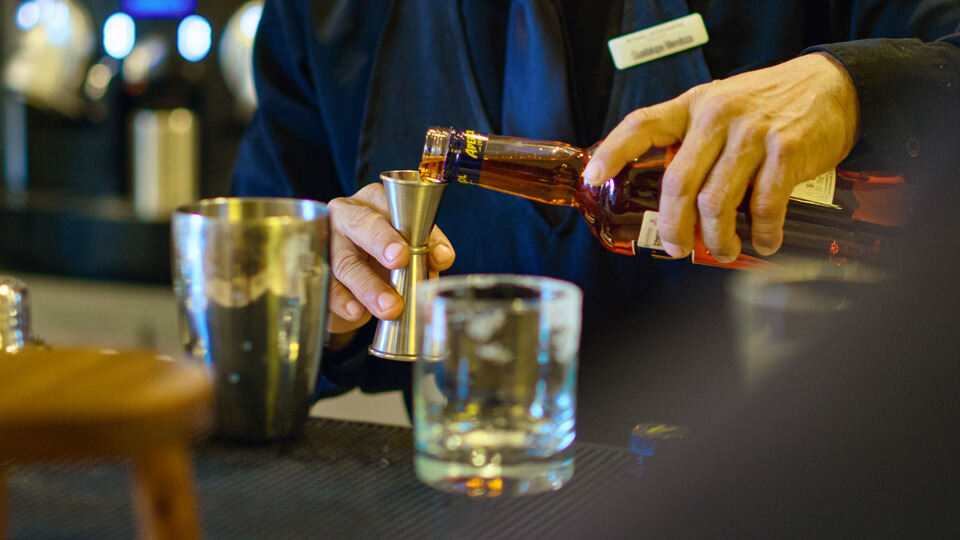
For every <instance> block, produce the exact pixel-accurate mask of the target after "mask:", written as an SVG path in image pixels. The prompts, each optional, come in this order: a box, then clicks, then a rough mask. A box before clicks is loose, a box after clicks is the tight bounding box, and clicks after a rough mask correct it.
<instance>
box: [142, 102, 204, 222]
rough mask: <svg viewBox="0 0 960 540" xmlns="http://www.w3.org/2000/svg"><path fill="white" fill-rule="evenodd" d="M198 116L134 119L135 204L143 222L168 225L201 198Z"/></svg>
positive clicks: (149, 114) (145, 112)
mask: <svg viewBox="0 0 960 540" xmlns="http://www.w3.org/2000/svg"><path fill="white" fill-rule="evenodd" d="M199 132H200V124H199V120H198V118H197V114H196V113H194V112H193V111H191V110H189V109H185V108H178V109H172V110H159V111H154V110H149V109H141V110H140V111H137V113H136V115H134V118H133V143H132V144H133V149H132V150H133V178H134V182H133V200H134V208H135V210H136V213H137V216H138V217H139V218H140V219H144V220H149V221H166V220H168V219H169V217H170V214H171V213H172V212H173V211H174V210H175V209H176V208H177V207H179V206H181V205H184V204H187V203H189V202H192V201H194V200H196V199H197V197H198V196H199V175H200V173H199V169H200V164H199V156H200V152H199Z"/></svg>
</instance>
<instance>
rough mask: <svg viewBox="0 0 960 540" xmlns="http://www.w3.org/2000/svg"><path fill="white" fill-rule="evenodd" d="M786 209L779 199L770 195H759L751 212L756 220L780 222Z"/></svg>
mask: <svg viewBox="0 0 960 540" xmlns="http://www.w3.org/2000/svg"><path fill="white" fill-rule="evenodd" d="M785 210H786V209H785V208H784V207H783V205H782V204H781V203H780V201H778V200H774V199H772V198H770V197H757V200H756V203H755V204H754V205H753V210H752V211H751V213H752V215H753V218H754V220H757V221H759V222H760V223H779V222H780V221H781V220H782V215H783V213H784V211H785Z"/></svg>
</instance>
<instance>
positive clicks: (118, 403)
mask: <svg viewBox="0 0 960 540" xmlns="http://www.w3.org/2000/svg"><path fill="white" fill-rule="evenodd" d="M211 395H212V383H211V381H210V377H209V376H208V374H207V373H206V369H205V368H203V367H202V366H200V365H196V364H191V363H185V362H176V361H172V360H169V359H164V358H163V357H159V356H157V355H156V354H155V353H152V352H149V351H135V350H134V351H112V350H107V349H97V348H75V349H57V348H50V349H45V350H33V351H25V352H22V353H18V354H0V458H15V459H22V460H38V459H62V458H69V457H81V456H88V457H89V456H95V457H98V456H105V457H106V456H120V457H135V456H138V455H142V454H144V453H149V452H153V451H156V450H157V449H158V448H161V447H163V446H165V445H176V444H184V443H185V442H186V441H188V440H189V439H191V438H195V437H198V436H201V435H203V434H205V432H206V430H207V429H209V427H210V426H211V424H212V408H211Z"/></svg>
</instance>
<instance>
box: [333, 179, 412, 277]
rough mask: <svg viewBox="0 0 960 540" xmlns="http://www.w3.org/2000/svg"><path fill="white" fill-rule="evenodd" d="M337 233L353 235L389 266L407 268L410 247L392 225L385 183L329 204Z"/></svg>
mask: <svg viewBox="0 0 960 540" xmlns="http://www.w3.org/2000/svg"><path fill="white" fill-rule="evenodd" d="M327 207H328V209H329V210H330V223H331V227H332V228H333V229H334V231H335V232H338V233H340V234H342V235H343V236H346V237H347V238H349V239H350V240H351V241H352V242H353V243H354V244H355V245H356V246H357V247H359V248H360V249H361V250H363V251H364V252H366V253H369V254H370V255H372V256H373V257H374V258H375V259H376V260H377V261H378V262H379V263H380V264H382V265H383V266H384V267H385V268H403V267H404V266H406V265H407V262H408V260H409V258H410V250H409V249H408V248H407V243H406V242H405V241H404V240H403V237H402V236H400V233H399V232H397V230H396V229H394V228H393V226H392V225H390V218H389V217H388V216H389V210H388V209H387V196H386V194H385V193H384V191H383V186H382V185H381V184H370V185H368V186H366V187H364V188H363V189H361V190H360V191H358V192H357V193H356V194H355V195H353V196H352V197H340V198H337V199H333V200H332V201H330V202H329V203H328V204H327Z"/></svg>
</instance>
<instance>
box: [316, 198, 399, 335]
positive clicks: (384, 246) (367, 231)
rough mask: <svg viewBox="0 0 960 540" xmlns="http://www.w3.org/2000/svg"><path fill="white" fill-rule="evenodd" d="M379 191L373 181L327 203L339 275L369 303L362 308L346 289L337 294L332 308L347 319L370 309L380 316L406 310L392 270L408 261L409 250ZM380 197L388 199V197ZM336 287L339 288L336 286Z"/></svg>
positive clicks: (393, 315) (333, 256) (332, 256)
mask: <svg viewBox="0 0 960 540" xmlns="http://www.w3.org/2000/svg"><path fill="white" fill-rule="evenodd" d="M377 188H379V189H377ZM378 192H379V193H380V195H382V192H383V188H382V186H379V185H371V186H368V187H366V188H364V189H363V190H361V191H360V192H358V193H357V195H355V196H353V197H349V198H338V199H333V200H332V201H330V202H329V203H328V205H327V206H328V208H329V210H330V223H331V229H332V231H331V239H330V268H331V270H332V271H333V278H334V279H335V280H336V281H337V282H339V284H340V285H341V286H343V287H344V288H345V289H346V290H347V291H349V293H350V295H352V297H353V300H354V301H356V302H359V303H360V304H361V305H362V307H363V308H364V309H361V310H357V309H356V308H357V305H356V304H353V303H351V300H350V299H349V298H347V296H346V295H345V294H340V295H339V296H337V297H335V298H334V299H335V300H336V305H334V303H331V305H330V310H331V311H333V312H334V313H336V314H337V315H339V316H340V317H342V318H344V319H346V320H351V321H356V320H360V319H361V318H362V317H364V316H365V313H364V310H366V311H369V312H370V313H372V314H373V315H374V316H375V317H377V318H379V319H395V318H396V317H398V316H399V315H400V313H401V311H403V301H402V299H401V298H400V296H399V295H398V294H397V293H396V291H395V290H394V289H393V287H391V286H390V285H389V284H388V283H387V281H386V276H387V275H388V272H387V270H388V269H389V268H400V267H403V266H404V265H406V264H407V260H408V259H409V250H408V249H407V245H406V243H405V242H404V241H403V238H402V237H401V236H400V233H398V232H397V231H396V230H395V229H394V228H393V227H392V226H391V225H390V222H389V221H388V220H387V218H386V216H385V215H384V214H383V213H382V211H381V210H380V207H379V206H377V203H378V200H377V193H378ZM379 202H382V203H383V204H384V205H385V201H382V200H381V201H379ZM331 291H332V293H336V292H337V289H336V287H331Z"/></svg>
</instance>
